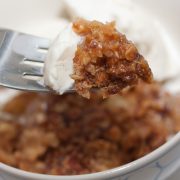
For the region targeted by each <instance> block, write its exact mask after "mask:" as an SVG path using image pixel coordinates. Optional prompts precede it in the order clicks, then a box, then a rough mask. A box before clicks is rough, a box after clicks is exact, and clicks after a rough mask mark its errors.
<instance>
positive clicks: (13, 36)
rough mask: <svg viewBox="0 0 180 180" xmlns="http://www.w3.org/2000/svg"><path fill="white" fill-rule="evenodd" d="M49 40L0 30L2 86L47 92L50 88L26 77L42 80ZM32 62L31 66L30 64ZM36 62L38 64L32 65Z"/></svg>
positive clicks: (0, 82)
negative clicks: (42, 49)
mask: <svg viewBox="0 0 180 180" xmlns="http://www.w3.org/2000/svg"><path fill="white" fill-rule="evenodd" d="M48 46H49V40H46V39H44V38H38V37H34V36H31V35H26V34H22V33H18V32H14V31H11V30H6V29H4V30H2V29H0V85H2V86H5V87H9V88H13V89H19V90H29V91H41V92H47V91H49V89H48V88H46V87H44V86H43V85H41V84H39V82H37V81H36V80H32V79H29V77H25V75H31V76H32V75H33V76H34V77H35V76H36V77H37V76H39V79H42V77H41V76H42V75H43V63H39V64H40V65H38V63H37V62H44V59H45V57H46V53H45V52H39V51H38V48H44V49H47V48H48ZM30 61H31V64H30ZM32 61H33V62H36V63H32Z"/></svg>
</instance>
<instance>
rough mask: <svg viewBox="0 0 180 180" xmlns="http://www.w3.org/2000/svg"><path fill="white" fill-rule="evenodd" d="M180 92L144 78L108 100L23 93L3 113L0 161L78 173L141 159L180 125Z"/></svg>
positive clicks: (54, 172)
mask: <svg viewBox="0 0 180 180" xmlns="http://www.w3.org/2000/svg"><path fill="white" fill-rule="evenodd" d="M179 108H180V97H178V96H177V97H175V96H172V95H170V94H168V93H166V92H164V91H163V90H162V89H161V87H160V85H158V84H152V85H148V84H145V83H143V84H139V85H138V86H137V87H133V88H131V89H130V90H129V91H127V92H124V93H123V94H122V95H121V96H119V95H116V96H113V97H111V98H108V99H106V100H102V99H101V98H100V99H97V98H92V99H91V100H87V99H85V98H83V97H81V96H79V95H76V94H67V95H63V96H56V95H49V94H35V93H23V94H20V95H18V96H17V97H15V98H14V99H12V100H11V101H10V102H8V103H7V104H6V105H5V106H4V108H3V109H2V112H1V117H0V137H3V138H1V141H0V162H2V163H5V164H7V165H10V166H13V167H16V168H19V169H22V170H26V171H30V172H36V173H43V174H52V175H78V174H87V173H93V172H99V171H104V170H108V169H111V168H114V167H118V166H121V165H123V164H126V163H128V162H131V161H133V160H136V159H138V158H140V157H142V156H144V155H146V154H147V153H150V152H151V151H153V150H154V149H156V148H158V147H159V146H161V145H162V144H163V143H165V142H166V141H167V139H168V137H169V136H170V135H173V134H174V133H176V132H177V131H179V130H180V112H179Z"/></svg>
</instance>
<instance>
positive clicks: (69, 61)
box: [44, 24, 81, 94]
mask: <svg viewBox="0 0 180 180" xmlns="http://www.w3.org/2000/svg"><path fill="white" fill-rule="evenodd" d="M80 41H81V37H80V36H78V35H77V34H76V33H75V32H74V31H73V30H72V24H70V25H68V26H67V27H65V28H64V29H63V30H62V31H61V32H60V34H59V36H58V37H57V38H56V39H55V41H54V42H53V44H52V46H51V48H50V49H49V52H48V55H47V58H46V61H45V67H44V84H45V85H46V86H48V87H50V88H52V89H53V90H55V91H56V92H58V93H59V94H63V93H64V92H65V91H66V90H68V89H69V88H71V87H72V86H73V84H74V80H73V79H71V77H70V75H71V74H73V58H74V56H75V52H76V49H77V45H78V43H79V42H80Z"/></svg>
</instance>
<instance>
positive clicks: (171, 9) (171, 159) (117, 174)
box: [0, 0, 180, 180]
mask: <svg viewBox="0 0 180 180" xmlns="http://www.w3.org/2000/svg"><path fill="white" fill-rule="evenodd" d="M134 1H138V2H139V3H140V4H141V5H142V6H144V7H145V8H147V10H149V11H151V13H153V14H154V15H155V16H156V17H157V18H158V19H159V20H160V21H161V22H162V24H163V25H164V27H165V28H166V31H167V32H168V33H169V34H170V35H171V39H172V40H173V43H174V45H175V47H177V49H176V50H177V51H178V49H179V47H180V33H179V32H180V21H179V17H180V11H179V8H180V1H179V0H171V1H169V0H146V1H144V0H134ZM0 4H1V6H0V26H1V27H9V28H14V29H18V30H21V31H23V30H24V31H27V29H26V27H28V29H29V28H30V29H31V27H34V24H33V23H36V25H39V23H41V26H42V27H41V29H36V30H34V29H33V28H32V29H31V30H32V31H34V32H35V33H36V34H40V33H41V31H42V29H43V28H44V29H46V28H49V26H50V27H53V28H54V29H55V31H54V33H57V22H56V21H57V17H58V12H59V8H60V5H61V2H60V0H27V1H24V0H13V1H12V0H6V1H4V0H0ZM20 5H21V6H20ZM39 8H40V9H41V11H39ZM30 12H33V13H32V14H33V17H32V16H30V15H29V14H28V13H30ZM7 13H8V16H7ZM32 19H33V20H32ZM45 20H46V21H48V22H50V24H49V25H47V23H46V21H45ZM22 24H26V26H25V27H23V26H22ZM43 33H45V34H47V33H48V32H47V31H43ZM45 34H44V35H45ZM48 35H49V34H48ZM176 84H178V83H177V82H176ZM179 84H180V83H179ZM3 96H4V95H3ZM1 97H2V94H0V99H1ZM179 152H180V133H179V134H177V135H175V136H174V137H173V138H172V139H170V140H169V141H168V142H167V143H166V144H164V145H163V146H161V147H160V148H158V149H156V150H155V151H153V152H152V153H150V154H148V155H146V156H144V157H142V158H140V159H138V160H136V161H134V162H131V163H129V164H126V165H124V166H121V167H118V168H114V169H111V170H108V171H104V172H100V173H94V174H87V175H80V176H49V175H40V174H35V173H29V172H25V171H21V170H18V169H15V168H12V167H9V166H7V165H5V164H2V163H0V180H26V179H27V180H101V179H102V180H103V179H108V180H109V179H114V180H119V179H122V180H144V179H145V180H161V179H166V178H167V177H168V176H169V175H171V174H172V173H173V172H175V171H176V170H177V169H178V168H179V167H180V156H179Z"/></svg>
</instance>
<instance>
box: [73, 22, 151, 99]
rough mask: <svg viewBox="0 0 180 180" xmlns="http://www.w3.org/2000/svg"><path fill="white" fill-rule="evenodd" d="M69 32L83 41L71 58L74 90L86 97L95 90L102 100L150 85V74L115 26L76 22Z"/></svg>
mask: <svg viewBox="0 0 180 180" xmlns="http://www.w3.org/2000/svg"><path fill="white" fill-rule="evenodd" d="M73 30H74V32H75V33H77V34H78V35H79V36H81V37H83V40H82V41H81V42H80V43H79V44H78V47H77V50H76V52H75V57H74V59H73V65H74V73H73V75H72V76H71V77H72V78H73V79H74V80H75V89H76V91H77V92H78V93H79V94H80V95H82V96H84V97H86V98H90V96H91V92H92V90H93V89H96V91H98V92H99V93H100V94H101V95H102V96H103V97H104V98H105V97H108V96H109V95H112V94H117V93H119V92H120V91H121V90H122V89H124V88H126V87H130V86H133V85H136V84H137V83H138V81H139V80H143V81H144V82H147V83H150V82H151V81H152V72H151V69H150V68H149V66H148V63H147V61H146V60H145V59H144V57H143V56H142V55H140V54H139V52H138V50H137V48H136V47H135V45H134V44H133V43H132V42H131V41H128V40H127V39H126V36H125V35H123V34H121V33H120V32H118V31H117V29H116V28H115V23H114V22H111V23H107V24H103V23H100V22H98V21H86V20H83V19H79V20H77V21H75V22H74V23H73Z"/></svg>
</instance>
